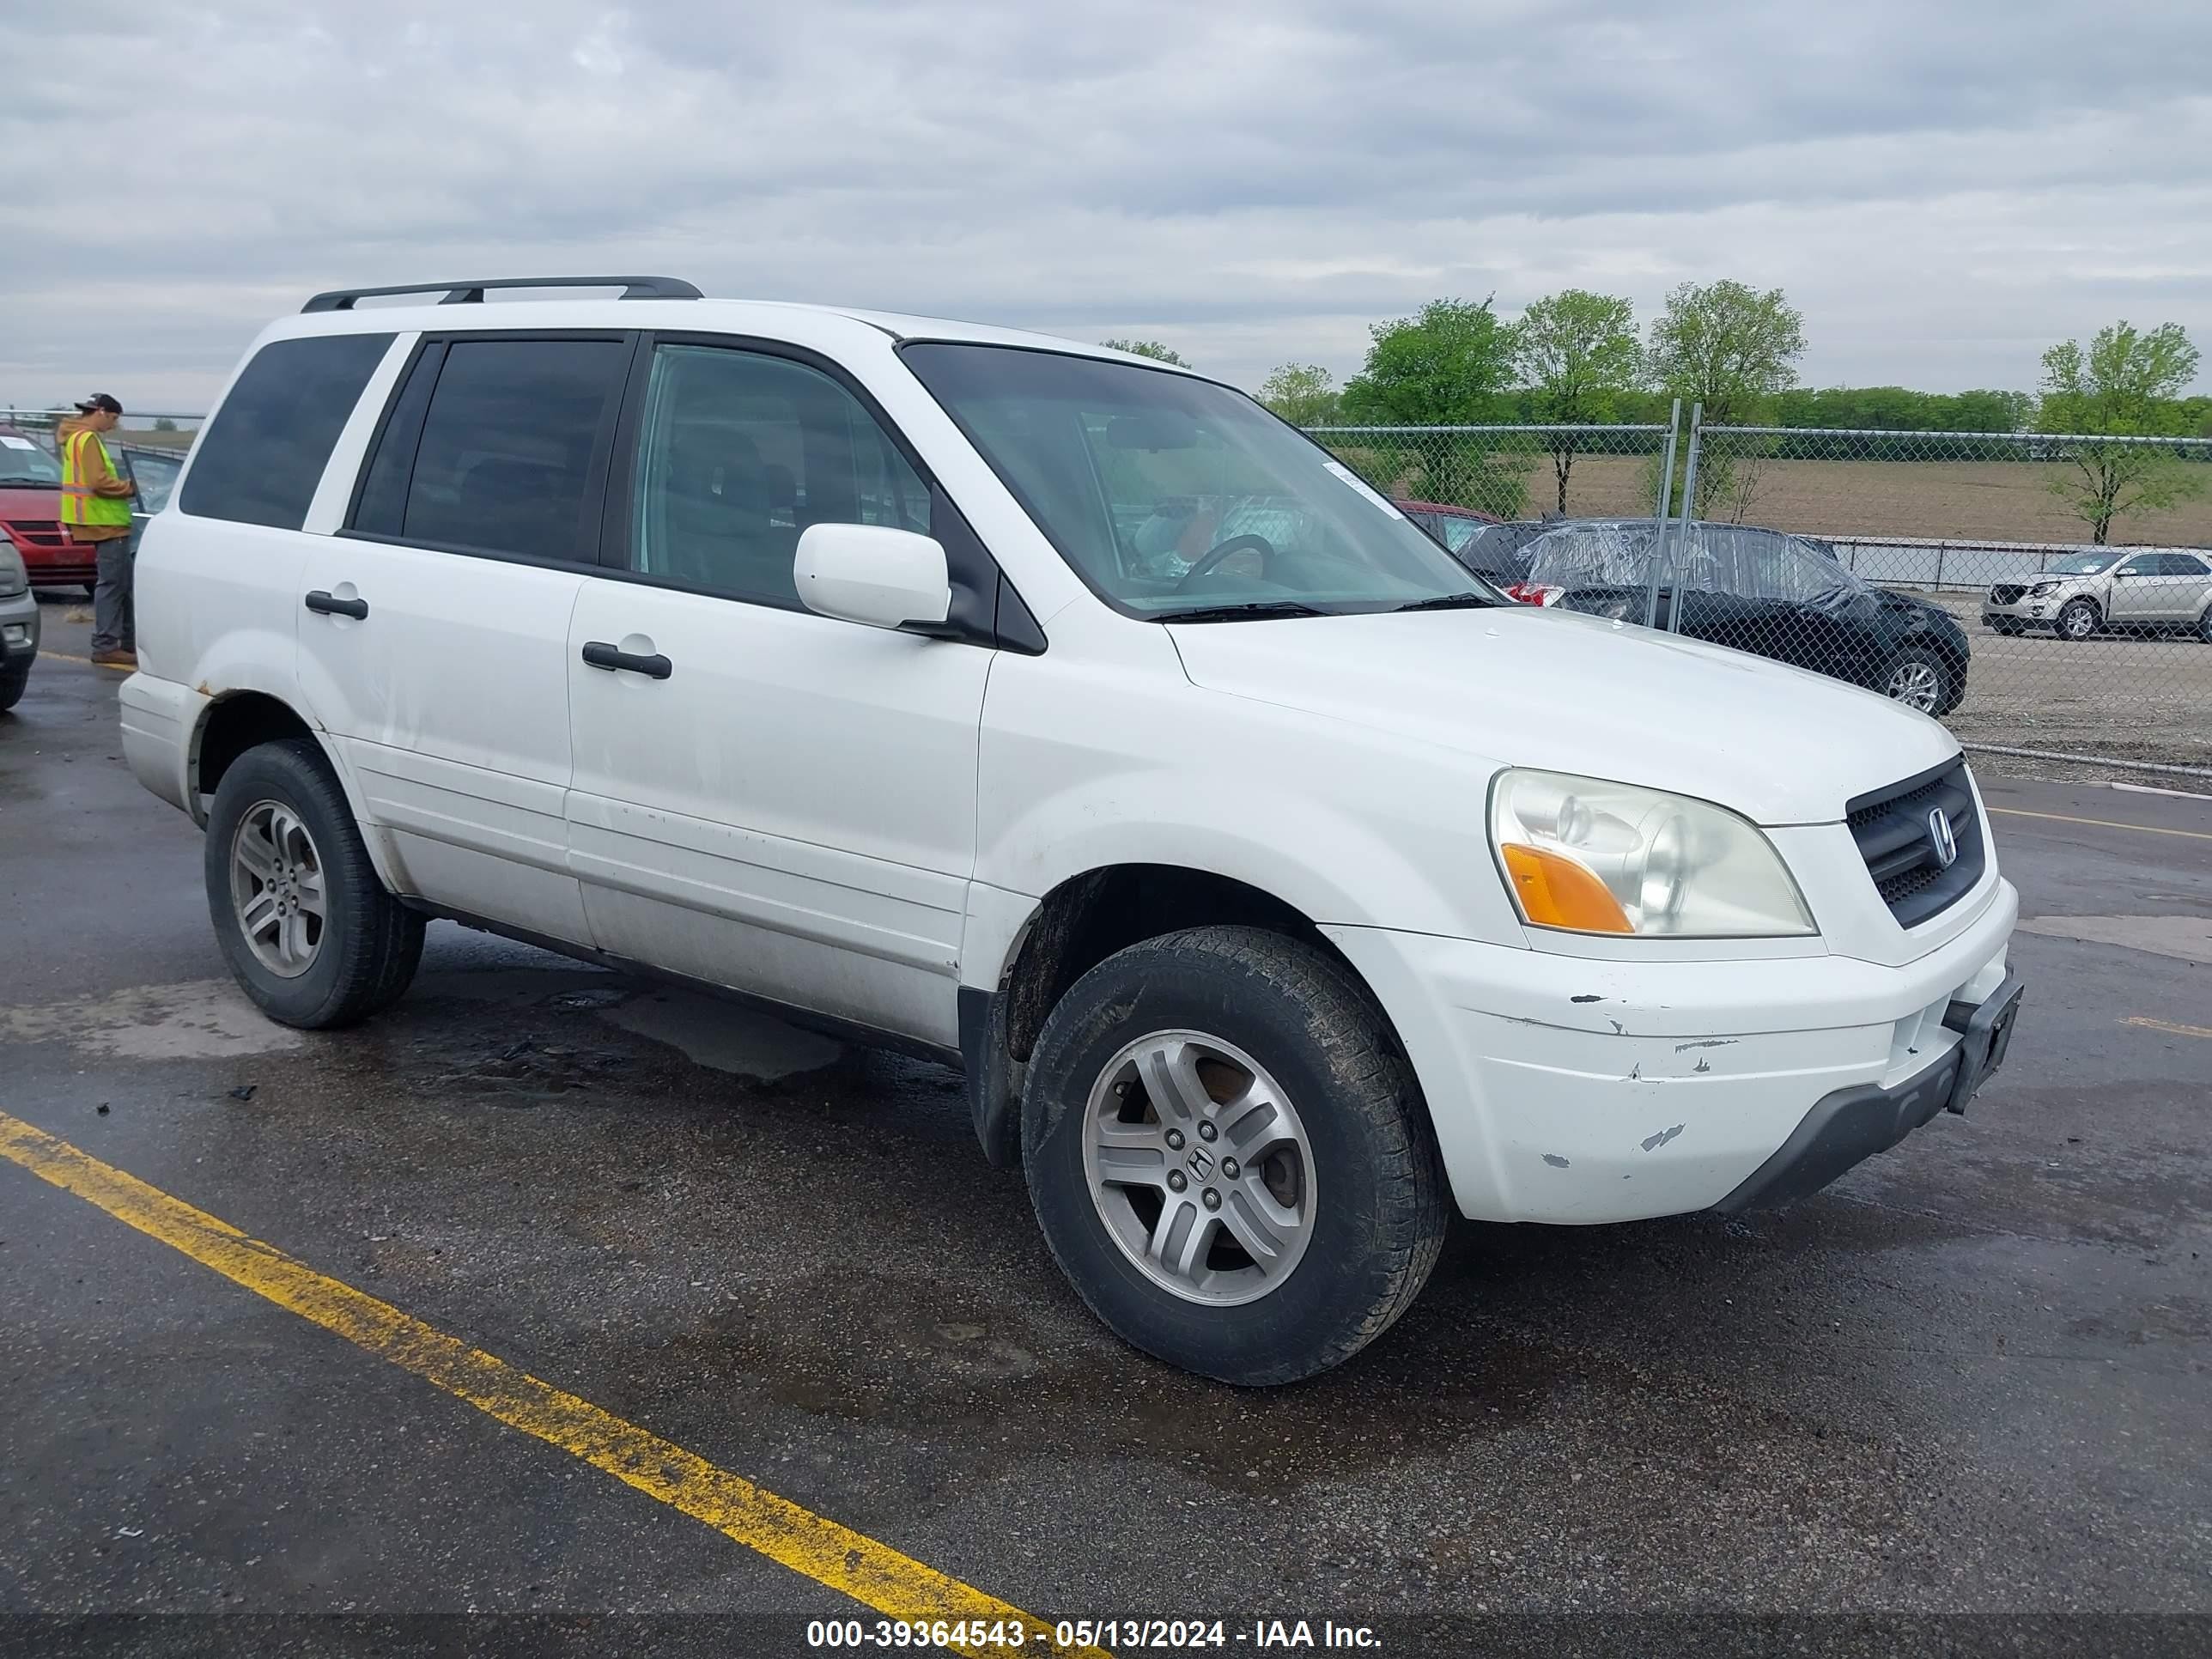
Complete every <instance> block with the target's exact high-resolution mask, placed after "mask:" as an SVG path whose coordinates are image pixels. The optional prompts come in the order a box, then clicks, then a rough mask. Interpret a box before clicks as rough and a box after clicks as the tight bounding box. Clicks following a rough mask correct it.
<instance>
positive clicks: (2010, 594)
mask: <svg viewBox="0 0 2212 1659" xmlns="http://www.w3.org/2000/svg"><path fill="white" fill-rule="evenodd" d="M2026 592H2027V589H2026V588H2024V587H2015V586H2013V585H2012V584H2011V583H2009V582H1999V583H1998V584H1997V585H1996V586H1995V587H1992V588H1991V589H1990V604H1991V605H2018V604H2019V603H2020V601H2021V595H2022V594H2024V593H2026Z"/></svg>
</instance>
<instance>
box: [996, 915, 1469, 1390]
mask: <svg viewBox="0 0 2212 1659" xmlns="http://www.w3.org/2000/svg"><path fill="white" fill-rule="evenodd" d="M1173 1030H1197V1031H1200V1032H1206V1033H1210V1034H1212V1035H1213V1036H1218V1037H1220V1038H1223V1039H1225V1040H1226V1041H1227V1042H1231V1043H1234V1044H1235V1045H1237V1047H1238V1048H1242V1049H1243V1051H1244V1052H1245V1053H1246V1054H1249V1055H1250V1056H1251V1057H1252V1058H1254V1059H1255V1060H1258V1061H1259V1063H1260V1064H1261V1066H1264V1067H1265V1068H1266V1069H1267V1071H1268V1072H1269V1073H1271V1074H1272V1075H1273V1078H1274V1079H1275V1080H1276V1081H1277V1083H1278V1084H1279V1085H1280V1086H1281V1088H1282V1090H1283V1091H1284V1092H1285V1095H1287V1096H1288V1097H1289V1098H1290V1099H1291V1102H1292V1103H1293V1104H1294V1106H1295V1107H1296V1109H1297V1114H1298V1116H1299V1119H1300V1121H1301V1122H1302V1124H1303V1127H1304V1132H1305V1135H1306V1139H1307V1141H1308V1143H1309V1144H1310V1147H1311V1150H1312V1162H1313V1172H1312V1173H1313V1180H1314V1186H1313V1189H1312V1190H1313V1192H1314V1194H1315V1195H1316V1196H1315V1203H1314V1206H1313V1216H1312V1220H1311V1224H1310V1225H1311V1232H1310V1240H1309V1243H1307V1245H1306V1248H1305V1251H1304V1255H1302V1256H1301V1257H1299V1258H1298V1259H1297V1261H1296V1262H1295V1263H1294V1265H1293V1266H1292V1267H1291V1268H1290V1269H1289V1270H1288V1271H1287V1273H1286V1274H1285V1278H1284V1279H1283V1280H1282V1282H1281V1283H1280V1284H1279V1285H1276V1286H1275V1287H1273V1289H1271V1290H1268V1291H1267V1292H1266V1293H1265V1294H1262V1295H1261V1296H1260V1297H1258V1298H1257V1299H1255V1300H1252V1301H1249V1302H1243V1303H1240V1304H1233V1305H1220V1304H1206V1303H1202V1302H1197V1301H1192V1300H1186V1299H1184V1298H1183V1297H1179V1296H1177V1295H1176V1294H1175V1293H1174V1292H1173V1291H1169V1290H1167V1289H1165V1288H1164V1287H1163V1286H1161V1285H1158V1284H1157V1283H1155V1282H1154V1281H1153V1280H1152V1279H1151V1278H1149V1277H1147V1276H1146V1273H1145V1272H1144V1271H1143V1270H1141V1269H1140V1268H1139V1267H1137V1266H1136V1264H1135V1263H1134V1262H1133V1261H1132V1260H1131V1259H1130V1257H1129V1255H1127V1253H1125V1252H1124V1250H1123V1249H1122V1248H1121V1245H1120V1244H1119V1243H1117V1242H1116V1239H1115V1236H1114V1234H1113V1233H1112V1232H1110V1231H1109V1229H1108V1227H1107V1225H1106V1222H1105V1221H1104V1219H1103V1218H1102V1216H1101V1214H1100V1212H1099V1207H1098V1205H1097V1203H1096V1202H1095V1201H1094V1200H1092V1197H1091V1188H1090V1184H1089V1180H1088V1177H1087V1176H1086V1175H1085V1147H1084V1138H1085V1137H1084V1120H1085V1103H1086V1102H1087V1101H1088V1100H1089V1098H1090V1096H1091V1090H1092V1088H1093V1085H1096V1084H1097V1083H1098V1082H1099V1080H1100V1079H1101V1078H1102V1077H1103V1074H1104V1073H1105V1070H1106V1068H1107V1066H1109V1063H1110V1062H1111V1061H1112V1060H1114V1058H1115V1055H1116V1054H1119V1053H1120V1052H1121V1050H1122V1049H1123V1048H1124V1047H1125V1046H1126V1045H1127V1043H1129V1042H1131V1041H1133V1040H1134V1039H1136V1038H1138V1037H1140V1036H1144V1035H1146V1033H1148V1032H1153V1031H1173ZM1022 1152H1023V1160H1024V1166H1025V1168H1026V1170H1027V1173H1028V1177H1029V1188H1030V1202H1031V1203H1032V1205H1033V1206H1035V1208H1036V1217H1037V1222H1038V1225H1040V1226H1041V1227H1042V1229H1043V1231H1044V1236H1045V1240H1046V1242H1047V1243H1048V1244H1049V1245H1050V1246H1051V1249H1052V1253H1053V1255H1054V1259H1055V1260H1056V1261H1058V1262H1059V1263H1060V1270H1061V1271H1062V1272H1063V1273H1066V1275H1067V1278H1068V1280H1069V1282H1070V1283H1071V1284H1072V1285H1074V1287H1075V1290H1076V1292H1077V1294H1078V1295H1079V1296H1080V1297H1082V1298H1083V1300H1084V1301H1085V1304H1088V1305H1089V1307H1090V1308H1091V1311H1092V1312H1093V1313H1095V1314H1097V1316H1098V1317H1099V1318H1100V1319H1101V1320H1102V1321H1103V1322H1105V1324H1106V1325H1107V1327H1108V1328H1109V1329H1111V1330H1112V1331H1113V1332H1114V1333H1115V1334H1116V1335H1118V1336H1119V1337H1121V1339H1122V1340H1124V1341H1126V1342H1127V1343H1129V1344H1130V1345H1131V1346H1133V1347H1136V1348H1139V1349H1141V1350H1143V1351H1144V1352H1146V1353H1149V1354H1152V1355H1154V1356H1156V1357H1157V1358H1161V1359H1164V1360H1166V1361H1167V1362H1169V1363H1170V1364H1175V1365H1179V1366H1181V1367H1182V1368H1183V1369H1185V1370H1191V1371H1196V1372H1198V1373H1199V1374H1200V1375H1202V1376H1212V1377H1217V1378H1218V1379H1220V1380H1221V1381H1223V1382H1225V1383H1237V1384H1241V1385H1244V1386H1252V1387H1258V1386H1267V1385H1271V1384H1276V1383H1291V1382H1295V1381H1297V1379H1298V1378H1300V1377H1304V1376H1312V1375H1314V1374H1315V1373H1316V1372H1319V1371H1324V1370H1328V1369H1329V1368H1330V1367H1331V1366H1333V1365H1337V1364H1342V1363H1343V1362H1344V1361H1345V1360H1346V1359H1349V1358H1351V1357H1352V1355H1353V1354H1355V1353H1357V1352H1359V1350H1360V1349H1362V1348H1364V1347H1365V1346H1367V1345H1368V1344H1369V1343H1370V1342H1371V1341H1373V1340H1375V1339H1376V1337H1378V1336H1380V1335H1381V1334H1383V1332H1384V1331H1386V1330H1388V1329H1389V1328H1390V1326H1391V1324H1392V1322H1395V1320H1396V1319H1397V1318H1398V1316H1400V1315H1401V1314H1402V1313H1403V1312H1405V1310H1406V1309H1407V1307H1408V1306H1410V1305H1411V1304H1412V1303H1413V1297H1415V1295H1416V1294H1418V1293H1419V1290H1420V1288H1421V1286H1422V1285H1423V1284H1424V1283H1425V1281H1426V1280H1427V1279H1428V1276H1429V1272H1430V1270H1431V1268H1432V1267H1435V1265H1436V1261H1437V1252H1438V1251H1439V1250H1440V1249H1442V1247H1443V1237H1444V1232H1445V1228H1446V1225H1447V1214H1446V1207H1445V1191H1444V1178H1443V1170H1442V1168H1441V1166H1440V1164H1439V1162H1438V1159H1437V1151H1436V1146H1435V1141H1434V1139H1433V1137H1432V1135H1431V1131H1430V1128H1429V1125H1428V1118H1427V1113H1426V1109H1425V1107H1424V1106H1423V1104H1422V1102H1421V1098H1420V1093H1419V1086H1418V1085H1417V1084H1416V1083H1415V1081H1414V1079H1413V1073H1412V1071H1411V1068H1410V1067H1409V1066H1407V1064H1406V1062H1405V1060H1403V1059H1401V1057H1400V1056H1399V1054H1398V1053H1397V1051H1396V1049H1395V1046H1394V1045H1393V1043H1392V1042H1390V1040H1389V1036H1388V1035H1387V1032H1386V1026H1385V1022H1384V1019H1383V1014H1382V1012H1381V1011H1380V1010H1379V1009H1378V1008H1377V1007H1376V1005H1375V1003H1374V1001H1373V1000H1372V998H1371V997H1370V996H1369V994H1367V992H1366V990H1365V988H1364V987H1362V986H1361V985H1360V984H1359V983H1358V981H1357V980H1356V979H1354V978H1353V977H1352V975H1351V974H1350V973H1349V972H1348V971H1347V970H1346V969H1345V968H1344V967H1343V966H1342V964H1340V963H1337V962H1336V961H1334V960H1333V959H1332V958H1330V957H1328V956H1326V955H1324V954H1323V953H1322V952H1321V951H1318V950H1316V949H1315V948H1313V947H1312V946H1310V945H1305V944H1303V943H1301V942H1299V941H1297V940H1296V939H1289V938H1286V937H1285V936H1283V935H1281V934H1279V933H1268V932H1266V931H1264V930H1262V929H1260V928H1255V927H1200V928H1194V929H1191V930H1189V931H1188V932H1184V933H1170V934H1167V935H1164V937H1161V938H1158V939H1146V940H1144V941H1142V942H1141V943H1139V944H1136V945H1131V946H1129V947H1128V948H1127V950H1124V951H1120V952H1118V953H1117V954H1115V955H1114V956H1112V957H1108V958H1107V959H1106V960H1105V961H1104V962H1103V963H1100V964H1099V965H1098V966H1097V967H1096V968H1093V969H1091V971H1090V972H1089V973H1087V974H1085V975H1084V976H1083V977H1082V978H1081V979H1079V980H1078V981H1076V982H1075V984H1074V985H1073V987H1070V988H1069V990H1068V992H1067V994H1066V996H1064V997H1063V998H1062V999H1061V1000H1060V1004H1059V1006H1056V1007H1055V1008H1054V1010H1053V1012H1052V1014H1051V1016H1050V1018H1048V1019H1047V1020H1046V1022H1045V1026H1044V1030H1043V1031H1042V1034H1041V1035H1040V1036H1039V1037H1038V1040H1037V1044H1036V1052H1035V1053H1034V1054H1033V1055H1032V1056H1031V1059H1030V1066H1029V1071H1028V1075H1027V1078H1026V1079H1025V1086H1024V1098H1023V1102H1022Z"/></svg>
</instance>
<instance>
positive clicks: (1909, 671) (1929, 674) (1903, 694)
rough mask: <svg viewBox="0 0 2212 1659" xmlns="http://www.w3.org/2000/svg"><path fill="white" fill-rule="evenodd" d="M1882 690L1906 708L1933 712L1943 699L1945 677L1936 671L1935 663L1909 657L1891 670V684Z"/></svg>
mask: <svg viewBox="0 0 2212 1659" xmlns="http://www.w3.org/2000/svg"><path fill="white" fill-rule="evenodd" d="M1882 690H1883V691H1884V692H1885V693H1886V694H1887V696H1889V697H1891V698H1892V699H1893V700H1894V701H1895V702H1901V703H1903V704H1904V705H1905V707H1906V708H1917V709H1918V710H1919V711H1920V712H1921V713H1922V714H1934V713H1935V712H1936V706H1937V705H1938V704H1939V703H1941V702H1942V701H1943V677H1942V675H1941V674H1939V673H1937V672H1936V667H1935V665H1934V664H1932V663H1929V662H1925V661H1923V660H1922V659H1920V658H1918V657H1908V658H1906V659H1905V660H1904V661H1903V662H1901V663H1899V664H1898V665H1897V666H1896V667H1895V668H1893V669H1892V670H1891V671H1890V675H1889V684H1887V685H1886V686H1884V687H1883V688H1882Z"/></svg>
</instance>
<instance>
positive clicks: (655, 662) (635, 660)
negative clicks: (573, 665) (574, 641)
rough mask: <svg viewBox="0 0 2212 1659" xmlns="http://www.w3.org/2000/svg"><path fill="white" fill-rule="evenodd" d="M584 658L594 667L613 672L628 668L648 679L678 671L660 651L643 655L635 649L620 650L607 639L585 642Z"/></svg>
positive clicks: (663, 678)
mask: <svg viewBox="0 0 2212 1659" xmlns="http://www.w3.org/2000/svg"><path fill="white" fill-rule="evenodd" d="M584 660H585V661H586V662H587V663H589V664H591V665H592V667H594V668H604V669H605V670H606V671H608V672H610V673H612V672H614V671H617V670H622V669H626V670H628V671H629V672H630V673H633V674H642V675H644V676H645V677H646V678H647V679H651V680H665V679H666V678H668V677H669V676H670V675H671V674H673V673H674V672H675V671H676V665H675V664H674V663H672V662H671V661H669V660H668V659H667V658H665V657H664V656H660V655H659V654H658V653H656V654H654V655H653V656H650V657H641V656H640V655H638V654H637V653H635V652H634V651H623V650H618V649H617V648H616V647H613V646H611V645H609V644H608V643H607V642H606V641H605V640H586V641H585V642H584Z"/></svg>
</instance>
